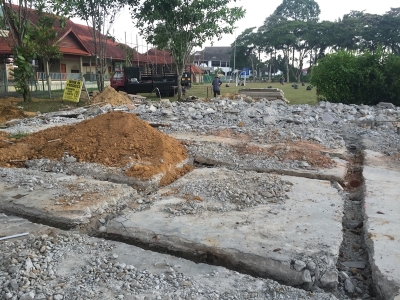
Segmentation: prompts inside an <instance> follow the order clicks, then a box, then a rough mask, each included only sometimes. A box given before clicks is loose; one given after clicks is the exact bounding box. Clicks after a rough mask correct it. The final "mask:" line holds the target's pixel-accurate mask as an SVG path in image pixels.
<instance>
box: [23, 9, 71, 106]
mask: <svg viewBox="0 0 400 300" xmlns="http://www.w3.org/2000/svg"><path fill="white" fill-rule="evenodd" d="M36 10H37V15H38V20H37V22H36V24H34V25H33V26H32V29H33V30H32V32H31V33H30V39H31V41H33V45H32V46H33V47H32V50H33V56H34V57H35V59H36V58H40V59H42V61H43V64H44V67H45V73H46V81H47V88H48V93H49V97H50V98H51V97H52V96H51V79H50V70H49V62H50V60H51V59H54V58H60V57H61V56H62V54H61V52H60V48H59V46H58V39H59V37H58V34H57V32H56V31H55V30H54V24H55V23H56V22H59V23H60V27H64V26H65V19H64V18H62V17H61V18H60V17H57V16H56V15H54V14H53V13H50V12H46V10H49V8H46V7H45V4H44V3H43V2H39V3H38V5H37V7H36Z"/></svg>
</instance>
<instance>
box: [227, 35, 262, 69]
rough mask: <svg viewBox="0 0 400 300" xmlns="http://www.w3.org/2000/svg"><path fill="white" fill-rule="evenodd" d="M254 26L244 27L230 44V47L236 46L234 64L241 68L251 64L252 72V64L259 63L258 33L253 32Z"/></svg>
mask: <svg viewBox="0 0 400 300" xmlns="http://www.w3.org/2000/svg"><path fill="white" fill-rule="evenodd" d="M255 28H256V27H251V28H247V29H245V30H244V31H243V32H242V33H241V34H240V35H239V36H238V37H237V38H236V40H235V42H234V43H233V44H232V47H235V46H236V58H237V60H236V66H237V67H238V69H242V68H245V67H248V66H249V65H251V68H252V71H253V74H254V66H255V65H256V66H257V65H260V63H261V61H260V54H261V44H260V34H259V33H258V32H254V29H255Z"/></svg>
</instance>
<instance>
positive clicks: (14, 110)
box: [0, 102, 36, 125]
mask: <svg viewBox="0 0 400 300" xmlns="http://www.w3.org/2000/svg"><path fill="white" fill-rule="evenodd" d="M34 115H36V113H32V112H25V111H23V110H22V109H20V108H18V107H16V106H14V105H12V104H4V103H3V102H2V103H1V104H0V125H3V124H5V123H6V122H7V121H9V120H13V119H23V118H28V117H32V116H34Z"/></svg>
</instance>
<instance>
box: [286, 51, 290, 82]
mask: <svg viewBox="0 0 400 300" xmlns="http://www.w3.org/2000/svg"><path fill="white" fill-rule="evenodd" d="M289 74H290V73H289V55H287V56H286V82H287V83H289V82H290V80H289V78H290V77H289Z"/></svg>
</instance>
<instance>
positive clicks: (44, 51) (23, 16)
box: [1, 0, 63, 102]
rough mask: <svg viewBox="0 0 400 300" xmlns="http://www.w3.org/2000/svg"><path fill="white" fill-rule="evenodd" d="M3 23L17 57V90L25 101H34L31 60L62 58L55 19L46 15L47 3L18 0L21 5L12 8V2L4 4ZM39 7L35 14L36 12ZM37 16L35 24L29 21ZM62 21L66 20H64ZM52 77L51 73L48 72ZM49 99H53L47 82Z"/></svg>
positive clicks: (15, 75)
mask: <svg viewBox="0 0 400 300" xmlns="http://www.w3.org/2000/svg"><path fill="white" fill-rule="evenodd" d="M1 4H2V8H3V12H4V21H5V23H6V24H7V25H8V26H9V27H10V38H9V39H6V40H7V42H8V43H9V46H10V47H11V49H12V52H13V56H14V64H15V65H16V66H17V68H16V69H14V71H13V73H14V77H15V80H16V83H15V88H16V90H17V91H18V92H19V93H21V94H22V95H23V97H24V101H26V102H30V101H31V91H30V88H29V81H30V80H32V79H33V78H34V69H33V66H32V64H31V62H32V60H36V59H38V58H41V59H43V60H44V61H45V62H48V61H49V60H50V59H51V58H57V57H60V51H59V48H58V46H57V45H56V39H57V33H56V31H55V30H54V28H53V24H54V22H55V20H56V17H55V16H54V15H53V14H49V13H46V12H45V9H46V6H45V2H44V1H42V0H38V1H26V0H25V1H19V5H14V7H12V1H5V0H2V2H1ZM33 8H36V12H35V11H34V10H33ZM34 13H35V14H37V15H36V16H35V19H37V21H36V23H35V24H32V23H31V22H30V16H31V15H32V14H34ZM61 20H63V19H62V18H61ZM47 71H48V70H47ZM47 77H48V78H49V72H47ZM48 87H49V96H50V97H51V92H50V84H49V81H48Z"/></svg>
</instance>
